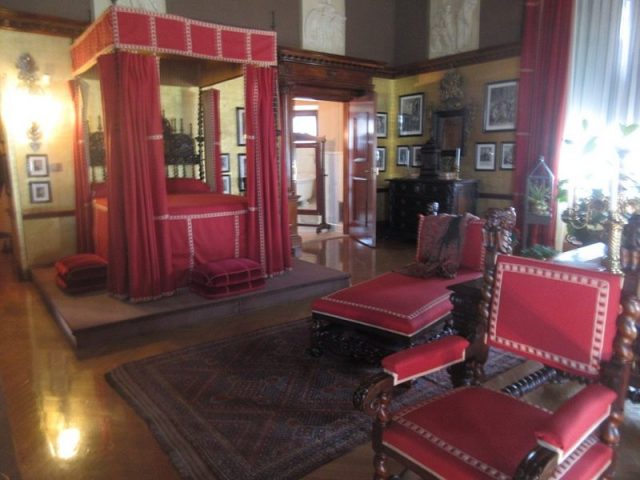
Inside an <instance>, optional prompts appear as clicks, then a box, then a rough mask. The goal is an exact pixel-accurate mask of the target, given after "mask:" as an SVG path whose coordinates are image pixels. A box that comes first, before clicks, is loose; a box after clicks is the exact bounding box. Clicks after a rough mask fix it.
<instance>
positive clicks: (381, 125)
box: [376, 112, 389, 138]
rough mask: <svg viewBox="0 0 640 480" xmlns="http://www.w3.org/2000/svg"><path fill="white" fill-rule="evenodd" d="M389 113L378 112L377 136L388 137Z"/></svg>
mask: <svg viewBox="0 0 640 480" xmlns="http://www.w3.org/2000/svg"><path fill="white" fill-rule="evenodd" d="M388 118H389V117H388V115H387V114H386V113H385V112H378V113H376V137H378V138H387V123H388V122H387V120H388Z"/></svg>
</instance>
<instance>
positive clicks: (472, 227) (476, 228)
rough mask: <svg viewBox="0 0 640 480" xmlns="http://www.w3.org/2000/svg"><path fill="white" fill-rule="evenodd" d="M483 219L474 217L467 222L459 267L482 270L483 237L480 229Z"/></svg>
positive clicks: (482, 226) (483, 222) (481, 228)
mask: <svg viewBox="0 0 640 480" xmlns="http://www.w3.org/2000/svg"><path fill="white" fill-rule="evenodd" d="M484 224H485V221H484V220H481V219H479V218H474V219H471V220H470V221H469V223H467V231H466V233H465V235H464V244H463V246H462V256H461V258H460V267H463V268H468V269H470V270H478V271H479V272H482V271H484V256H485V249H484V241H483V239H484V237H483V233H482V230H483V228H484Z"/></svg>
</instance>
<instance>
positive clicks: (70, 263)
mask: <svg viewBox="0 0 640 480" xmlns="http://www.w3.org/2000/svg"><path fill="white" fill-rule="evenodd" d="M54 267H55V269H56V272H57V274H58V276H59V277H60V278H61V279H63V280H64V281H65V283H67V284H75V283H81V282H87V281H91V280H105V281H106V278H107V261H106V260H105V259H104V258H102V257H101V256H100V255H96V254H94V253H78V254H76V255H69V256H68V257H64V258H61V259H60V260H58V261H57V262H56V263H55V264H54Z"/></svg>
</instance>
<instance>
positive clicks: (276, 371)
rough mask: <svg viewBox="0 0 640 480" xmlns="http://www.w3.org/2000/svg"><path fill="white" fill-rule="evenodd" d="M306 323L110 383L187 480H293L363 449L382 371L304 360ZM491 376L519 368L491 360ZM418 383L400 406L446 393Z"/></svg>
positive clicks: (156, 360)
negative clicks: (359, 398)
mask: <svg viewBox="0 0 640 480" xmlns="http://www.w3.org/2000/svg"><path fill="white" fill-rule="evenodd" d="M308 339H309V323H308V321H298V322H293V323H291V324H288V325H283V326H278V327H272V328H268V329H264V330H259V331H256V332H253V333H251V334H248V335H243V336H241V337H234V338H230V339H226V340H222V341H217V342H212V343H208V344H204V345H199V346H195V347H190V348H186V349H183V350H179V351H176V352H172V353H168V354H162V355H158V356H155V357H151V358H148V359H145V360H141V361H137V362H131V363H127V364H124V365H122V366H120V367H118V368H116V369H114V370H112V371H111V372H109V373H108V374H107V380H108V381H109V382H110V384H111V385H112V386H113V387H114V388H115V389H116V390H117V391H118V392H119V393H120V394H121V395H122V396H123V397H124V398H125V399H126V400H127V401H128V402H129V403H130V404H131V406H132V407H133V408H134V409H135V411H136V412H137V413H138V414H139V415H140V416H142V417H143V418H144V419H145V420H146V421H147V423H148V424H149V426H150V428H151V430H152V431H153V433H154V435H155V436H156V438H157V439H158V442H159V443H160V444H161V445H162V447H163V448H164V449H165V451H166V452H167V453H168V454H169V456H170V458H171V461H172V462H173V464H174V465H175V466H176V468H177V469H178V471H179V472H180V475H181V476H182V477H183V478H185V479H212V478H215V479H220V480H237V479H246V480H252V479H267V478H268V479H271V480H276V479H282V480H284V479H296V478H300V477H302V476H303V475H305V474H307V473H309V472H311V471H313V470H315V469H316V468H318V467H320V466H321V465H323V464H325V463H327V462H329V461H331V460H333V459H335V458H337V457H339V456H341V455H343V454H345V453H346V452H348V451H349V450H351V449H353V448H354V447H356V446H358V445H359V444H362V443H364V442H366V441H367V440H368V439H369V434H370V431H371V420H370V418H369V417H367V416H366V415H364V414H363V413H360V412H357V411H355V410H354V408H353V406H352V403H351V402H352V401H351V397H352V394H353V391H354V390H355V388H356V387H357V385H358V384H359V383H360V381H361V380H362V379H364V378H367V377H368V376H369V375H371V374H373V373H375V372H376V371H377V370H376V369H373V368H370V367H364V366H361V365H354V364H353V363H351V362H349V361H346V360H343V359H339V358H337V357H334V356H332V355H325V356H324V357H322V358H319V359H317V358H312V357H309V356H308V355H306V354H305V348H306V346H307V344H308ZM490 363H491V367H490V368H489V369H488V370H489V371H488V373H490V372H491V373H496V372H497V371H504V370H506V369H508V368H510V367H512V366H514V365H517V364H518V363H519V361H518V360H516V359H514V358H513V357H510V356H509V355H506V354H498V355H494V356H492V358H491V359H490ZM447 386H448V379H447V376H446V374H440V375H438V376H437V377H435V378H434V379H432V380H420V381H418V383H417V385H416V386H415V388H412V389H410V390H409V391H407V392H405V393H403V394H402V395H401V397H400V400H401V402H399V403H403V404H406V403H410V402H411V401H413V400H414V399H416V398H418V397H425V396H432V395H435V394H438V393H440V392H443V391H444V390H445V389H446V388H447Z"/></svg>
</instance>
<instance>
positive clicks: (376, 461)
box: [373, 452, 390, 480]
mask: <svg viewBox="0 0 640 480" xmlns="http://www.w3.org/2000/svg"><path fill="white" fill-rule="evenodd" d="M386 463H387V455H386V454H384V453H382V452H376V454H375V455H374V457H373V468H374V469H375V472H374V474H373V480H389V478H390V476H389V472H388V471H387V465H386Z"/></svg>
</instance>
